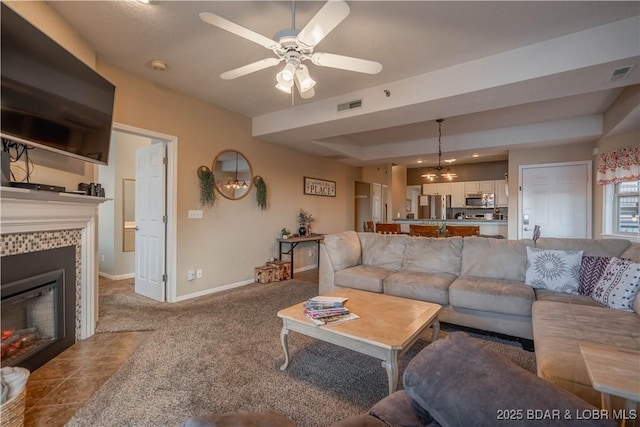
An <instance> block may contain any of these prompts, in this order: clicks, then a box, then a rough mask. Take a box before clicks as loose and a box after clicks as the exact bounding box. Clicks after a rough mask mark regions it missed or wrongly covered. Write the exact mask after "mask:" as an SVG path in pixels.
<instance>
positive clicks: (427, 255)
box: [402, 237, 462, 275]
mask: <svg viewBox="0 0 640 427" xmlns="http://www.w3.org/2000/svg"><path fill="white" fill-rule="evenodd" d="M461 265H462V237H451V238H448V239H436V238H431V237H411V238H410V240H409V241H408V242H407V248H406V250H405V254H404V262H403V264H402V269H403V270H405V271H417V272H421V273H450V274H457V275H459V274H460V266H461Z"/></svg>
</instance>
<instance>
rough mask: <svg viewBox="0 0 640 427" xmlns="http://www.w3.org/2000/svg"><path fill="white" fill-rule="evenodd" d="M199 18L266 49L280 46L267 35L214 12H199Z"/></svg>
mask: <svg viewBox="0 0 640 427" xmlns="http://www.w3.org/2000/svg"><path fill="white" fill-rule="evenodd" d="M200 19H202V20H203V21H204V22H206V23H207V24H211V25H213V26H216V27H218V28H222V29H223V30H226V31H229V32H230V33H233V34H235V35H238V36H240V37H244V38H245V39H247V40H250V41H252V42H254V43H258V44H259V45H260V46H264V47H266V48H267V49H277V48H281V47H282V46H281V45H280V43H278V42H277V41H275V40H271V39H270V38H268V37H265V36H263V35H261V34H258V33H256V32H254V31H251V30H250V29H248V28H245V27H243V26H242V25H238V24H236V23H235V22H231V21H229V20H227V19H224V18H223V17H221V16H218V15H216V14H215V13H210V12H202V13H200Z"/></svg>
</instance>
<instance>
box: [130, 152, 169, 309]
mask: <svg viewBox="0 0 640 427" xmlns="http://www.w3.org/2000/svg"><path fill="white" fill-rule="evenodd" d="M164 159H165V145H164V144H161V143H159V144H151V145H150V146H148V147H143V148H139V149H138V150H136V212H135V217H136V276H135V291H136V293H138V294H140V295H144V296H146V297H149V298H153V299H155V300H158V301H165V298H166V297H165V295H166V292H165V277H166V276H165V242H166V238H165V234H166V223H165V218H166V201H165V187H166V168H165V163H164Z"/></svg>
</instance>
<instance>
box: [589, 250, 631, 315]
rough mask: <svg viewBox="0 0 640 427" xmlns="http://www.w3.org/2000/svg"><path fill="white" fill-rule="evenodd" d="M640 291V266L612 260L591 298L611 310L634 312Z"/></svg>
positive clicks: (624, 260) (629, 262)
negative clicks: (635, 301)
mask: <svg viewBox="0 0 640 427" xmlns="http://www.w3.org/2000/svg"><path fill="white" fill-rule="evenodd" d="M639 290H640V264H636V263H634V262H632V261H630V260H627V259H619V258H611V261H609V264H608V265H607V268H606V269H605V271H604V274H603V275H602V277H601V278H600V280H598V283H596V286H595V288H594V289H593V293H592V294H591V297H592V298H593V299H594V300H596V301H598V302H599V303H602V304H604V305H606V306H607V307H609V308H615V309H618V310H623V311H633V301H634V300H635V298H636V296H637V295H638V291H639Z"/></svg>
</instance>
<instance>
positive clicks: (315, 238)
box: [278, 234, 324, 279]
mask: <svg viewBox="0 0 640 427" xmlns="http://www.w3.org/2000/svg"><path fill="white" fill-rule="evenodd" d="M322 239H324V234H312V235H310V236H299V237H289V238H287V239H278V259H279V260H282V255H289V256H290V257H291V278H292V279H293V268H294V264H293V250H294V249H295V248H296V246H298V245H299V244H300V243H303V242H316V244H317V245H318V249H317V250H318V267H320V242H322ZM283 243H288V244H289V250H288V251H286V252H282V244H283Z"/></svg>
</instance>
